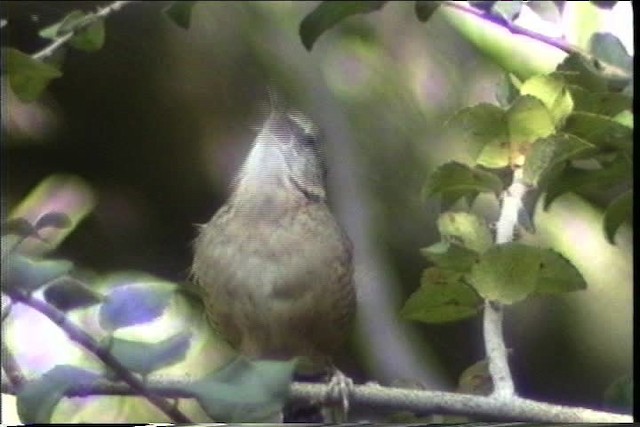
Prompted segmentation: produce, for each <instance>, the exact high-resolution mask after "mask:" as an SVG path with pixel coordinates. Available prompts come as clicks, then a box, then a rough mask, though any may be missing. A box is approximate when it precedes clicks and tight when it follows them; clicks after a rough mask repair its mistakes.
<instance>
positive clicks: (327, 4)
mask: <svg viewBox="0 0 640 427" xmlns="http://www.w3.org/2000/svg"><path fill="white" fill-rule="evenodd" d="M385 3H387V2H386V1H339V2H338V1H323V2H322V3H320V4H319V5H318V7H316V8H315V9H314V10H313V11H312V12H311V13H309V14H308V15H307V16H305V18H304V19H303V20H302V22H301V23H300V39H301V40H302V44H303V45H304V47H305V48H306V49H307V50H311V48H312V47H313V45H314V43H315V42H316V40H317V39H318V37H320V36H321V35H322V33H324V32H325V31H327V30H328V29H329V28H331V27H333V26H334V25H336V24H337V23H339V22H340V21H342V20H344V19H345V18H347V17H349V16H351V15H356V14H359V13H370V12H373V11H376V10H380V9H382V7H383V6H384V5H385Z"/></svg>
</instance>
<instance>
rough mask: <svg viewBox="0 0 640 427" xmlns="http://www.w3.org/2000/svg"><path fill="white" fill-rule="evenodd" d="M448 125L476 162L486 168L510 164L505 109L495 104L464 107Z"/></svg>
mask: <svg viewBox="0 0 640 427" xmlns="http://www.w3.org/2000/svg"><path fill="white" fill-rule="evenodd" d="M446 127H447V128H449V129H451V130H453V131H455V132H456V136H459V138H460V139H461V142H462V143H463V144H464V145H465V147H466V148H467V151H468V152H469V154H470V155H471V156H472V157H473V159H474V160H475V161H476V164H478V165H482V166H485V167H487V168H501V167H505V166H508V165H509V137H508V134H507V123H506V121H505V112H504V111H503V110H502V109H501V108H500V107H497V106H495V105H492V104H484V103H483V104H479V105H475V106H473V107H468V108H464V109H462V110H460V111H458V112H457V113H456V114H455V115H454V116H453V117H451V118H450V119H449V120H448V121H447V123H446Z"/></svg>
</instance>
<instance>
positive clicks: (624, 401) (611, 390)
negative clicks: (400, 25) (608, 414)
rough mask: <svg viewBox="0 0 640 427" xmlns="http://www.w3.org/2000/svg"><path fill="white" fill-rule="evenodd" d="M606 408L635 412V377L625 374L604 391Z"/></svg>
mask: <svg viewBox="0 0 640 427" xmlns="http://www.w3.org/2000/svg"><path fill="white" fill-rule="evenodd" d="M604 406H605V408H606V410H609V411H614V412H620V413H624V414H631V413H632V412H633V378H632V377H631V376H630V375H623V376H622V377H620V378H618V379H617V380H615V381H614V382H613V383H612V384H611V385H610V386H609V387H607V389H606V390H605V392H604Z"/></svg>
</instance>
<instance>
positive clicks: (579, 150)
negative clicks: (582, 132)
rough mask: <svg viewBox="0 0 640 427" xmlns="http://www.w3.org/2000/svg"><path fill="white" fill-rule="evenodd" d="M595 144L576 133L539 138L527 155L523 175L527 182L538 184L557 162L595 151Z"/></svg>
mask: <svg viewBox="0 0 640 427" xmlns="http://www.w3.org/2000/svg"><path fill="white" fill-rule="evenodd" d="M595 148H596V147H595V146H594V145H593V144H590V143H589V142H587V141H585V140H584V139H581V138H578V137H576V136H574V135H567V134H563V133H558V134H554V135H552V136H550V137H547V138H541V139H538V140H537V141H536V142H535V143H534V144H533V146H532V147H531V151H529V154H528V155H527V158H526V161H525V164H524V169H523V177H524V180H525V182H527V183H529V184H533V185H537V184H538V181H539V180H541V179H542V178H543V177H544V175H545V174H547V173H549V171H551V170H552V168H554V167H555V166H556V165H557V164H559V163H563V162H566V161H567V160H572V159H575V158H579V157H580V156H581V155H584V154H586V153H590V152H592V151H595Z"/></svg>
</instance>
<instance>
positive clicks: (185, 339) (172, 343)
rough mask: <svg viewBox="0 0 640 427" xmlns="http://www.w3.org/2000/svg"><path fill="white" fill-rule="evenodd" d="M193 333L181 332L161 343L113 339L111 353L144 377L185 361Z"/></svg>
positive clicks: (125, 365)
mask: <svg viewBox="0 0 640 427" xmlns="http://www.w3.org/2000/svg"><path fill="white" fill-rule="evenodd" d="M190 344H191V333H190V332H180V333H177V334H175V335H173V336H171V337H169V338H167V339H164V340H162V341H159V342H139V341H130V340H124V339H120V338H112V339H111V342H110V348H109V349H110V352H111V354H113V356H114V357H115V358H116V359H118V360H119V361H120V363H122V364H123V365H124V367H126V368H127V369H129V370H130V371H133V372H137V373H139V374H141V375H143V376H146V375H148V374H150V373H151V372H153V371H156V370H158V369H161V368H164V367H166V366H170V365H173V364H175V363H177V362H180V361H181V360H183V359H184V357H185V355H186V354H187V350H189V346H190Z"/></svg>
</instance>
